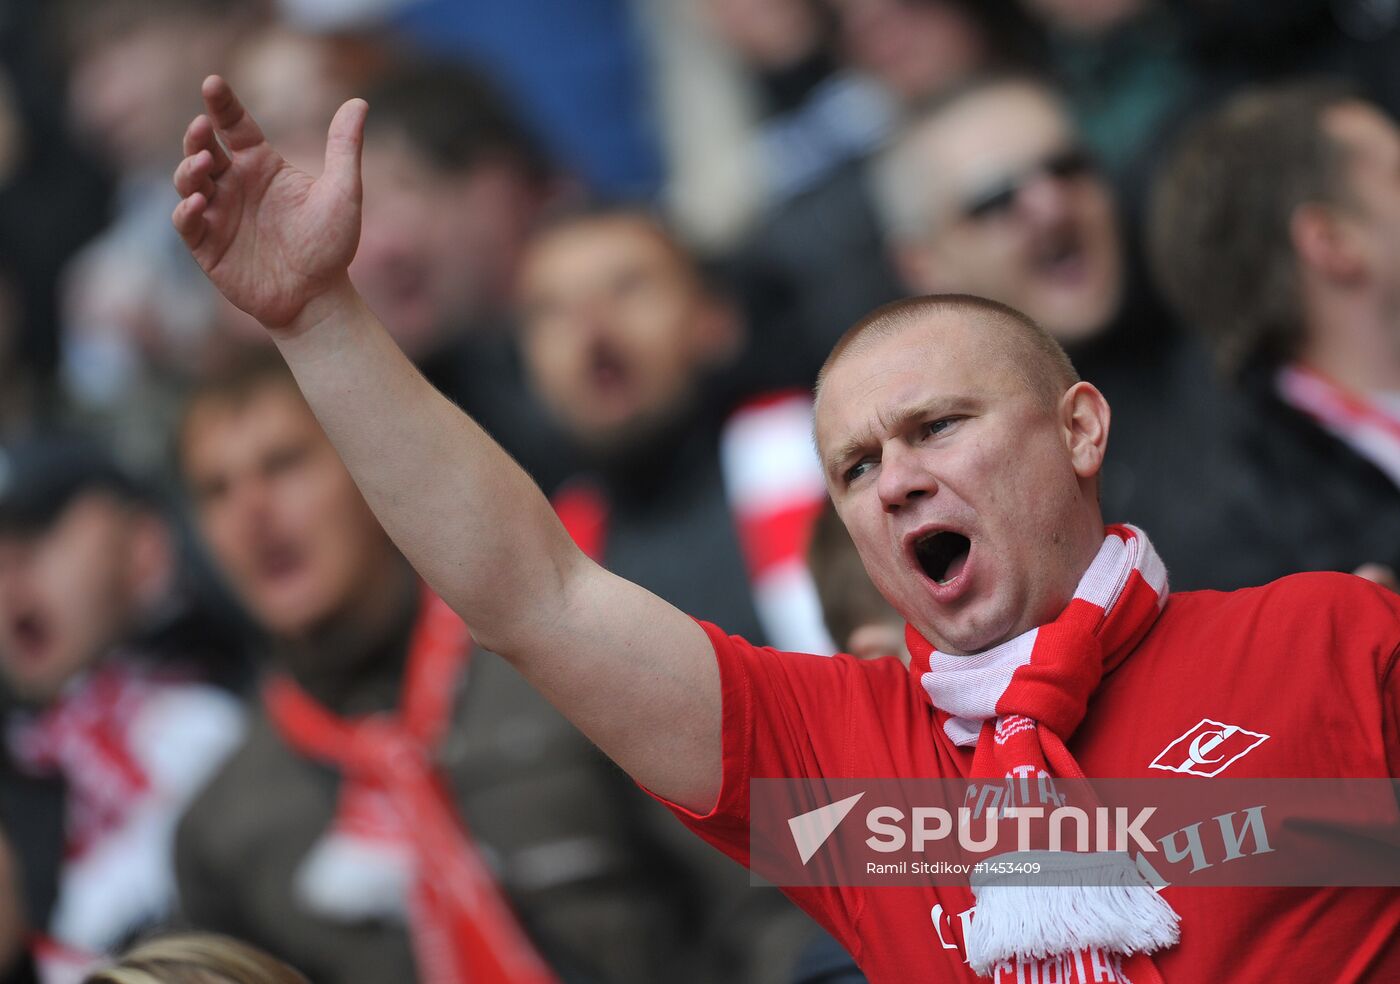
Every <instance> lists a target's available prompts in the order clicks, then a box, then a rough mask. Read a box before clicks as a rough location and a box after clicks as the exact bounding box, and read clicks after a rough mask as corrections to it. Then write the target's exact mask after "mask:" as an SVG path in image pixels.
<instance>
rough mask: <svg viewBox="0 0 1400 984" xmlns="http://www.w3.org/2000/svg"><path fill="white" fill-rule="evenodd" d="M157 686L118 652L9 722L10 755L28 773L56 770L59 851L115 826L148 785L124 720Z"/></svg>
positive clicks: (83, 847)
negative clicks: (60, 787) (63, 787)
mask: <svg viewBox="0 0 1400 984" xmlns="http://www.w3.org/2000/svg"><path fill="white" fill-rule="evenodd" d="M159 687H160V684H159V682H157V681H156V680H155V679H153V677H152V675H151V673H150V672H149V671H147V670H145V669H143V668H141V667H139V666H137V665H135V664H134V663H131V662H129V661H127V660H125V659H122V658H120V657H117V658H113V659H109V660H107V661H105V662H104V663H103V664H102V665H101V666H99V667H98V668H97V669H95V670H93V671H92V672H91V674H90V675H88V676H86V677H85V678H83V679H82V680H81V681H78V682H74V683H73V684H70V685H69V686H68V687H66V688H65V689H64V692H63V694H62V695H61V696H60V697H59V698H58V699H57V700H55V701H54V702H53V703H52V704H50V705H49V706H48V707H46V708H44V709H43V710H42V711H40V712H39V713H37V714H36V715H34V716H33V717H32V718H30V717H24V718H22V719H21V720H18V721H17V722H16V723H14V724H12V725H11V727H10V731H9V744H10V750H11V753H12V754H13V755H14V757H15V760H16V761H17V762H18V763H19V764H20V766H21V767H22V768H24V769H25V770H26V771H28V772H31V773H35V774H40V775H42V774H55V773H56V774H59V775H62V776H63V778H64V781H65V782H66V784H67V786H68V791H67V794H66V797H65V807H64V810H65V813H66V819H65V825H66V830H65V834H66V837H65V849H66V852H67V854H68V855H69V857H75V856H78V855H81V854H83V853H85V852H86V851H87V850H88V848H89V847H90V846H91V845H92V844H93V843H94V842H95V841H97V840H99V839H100V838H101V837H103V836H104V835H105V834H107V833H109V832H110V831H112V830H114V829H116V828H117V827H119V826H120V825H121V824H122V823H124V822H125V821H126V818H127V816H128V815H129V814H130V812H131V811H132V810H133V809H134V808H135V805H136V804H137V803H138V802H139V801H140V799H141V798H142V797H143V796H144V795H145V794H146V792H147V790H149V789H150V787H151V780H150V777H149V776H148V775H147V774H146V770H145V767H144V766H143V765H142V764H141V761H140V758H139V757H138V756H137V755H136V753H135V752H134V751H133V749H132V733H131V732H132V724H133V722H134V720H135V719H136V717H137V716H138V715H139V714H140V712H141V711H142V710H143V708H144V707H145V705H146V702H147V701H148V700H149V699H150V696H151V694H152V693H153V692H157V691H158V690H159Z"/></svg>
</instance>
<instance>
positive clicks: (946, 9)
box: [746, 0, 1030, 385]
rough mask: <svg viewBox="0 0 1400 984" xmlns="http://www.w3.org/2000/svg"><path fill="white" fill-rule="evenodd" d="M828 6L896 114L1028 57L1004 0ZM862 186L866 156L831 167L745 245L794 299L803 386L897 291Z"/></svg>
mask: <svg viewBox="0 0 1400 984" xmlns="http://www.w3.org/2000/svg"><path fill="white" fill-rule="evenodd" d="M833 6H834V9H835V11H836V14H837V20H838V25H839V29H840V41H839V43H840V44H841V47H842V50H843V51H844V53H845V55H846V58H847V60H848V61H849V63H850V64H851V65H852V66H853V67H855V68H856V69H858V70H860V71H863V72H865V73H866V74H868V75H869V76H870V77H872V78H873V79H875V80H876V81H877V82H878V83H879V84H880V85H881V86H883V87H884V88H885V90H886V91H887V92H888V93H889V95H890V96H891V97H892V99H893V101H894V103H895V112H896V119H898V117H899V116H900V115H904V114H908V113H914V112H917V110H918V108H919V107H920V106H921V105H923V104H924V103H926V102H927V101H929V100H931V99H935V98H937V97H938V95H939V94H940V93H943V92H946V91H947V90H948V89H949V88H951V87H954V86H956V85H957V84H959V83H960V82H963V81H965V80H966V79H967V78H969V77H970V76H973V75H976V74H979V73H982V72H986V71H989V70H992V69H994V68H996V67H998V66H1003V65H1019V64H1021V63H1022V62H1023V61H1024V60H1025V59H1026V58H1027V57H1029V54H1028V53H1029V51H1030V48H1029V47H1028V45H1027V44H1026V43H1025V42H1024V34H1023V33H1022V31H1021V26H1022V25H1023V23H1024V22H1023V20H1022V19H1021V18H1020V17H1019V16H1017V10H1016V8H1015V6H1014V5H1013V4H1011V3H1009V2H1003V0H990V2H988V0H975V2H973V0H836V2H835V3H834V4H833ZM867 185H868V177H867V173H866V158H864V157H862V158H860V159H857V160H853V161H851V162H849V163H847V164H846V165H845V166H843V167H840V168H837V169H836V170H835V171H833V172H832V173H831V174H830V175H828V177H827V178H826V180H824V181H822V182H821V183H820V184H818V185H817V186H815V187H813V188H811V189H809V190H807V191H806V192H805V193H804V194H801V195H799V196H797V197H796V198H794V199H793V200H792V201H790V202H789V203H788V204H787V205H786V206H784V207H783V208H780V209H778V210H777V211H776V212H774V213H773V214H772V215H771V216H770V217H768V219H767V221H765V222H764V224H763V226H762V227H761V228H760V229H759V230H758V231H757V233H756V234H755V235H754V237H753V238H752V241H751V243H750V244H749V245H748V248H747V250H746V252H747V253H748V256H747V258H746V262H747V263H749V264H750V265H752V266H755V267H757V268H759V269H761V270H762V271H764V273H765V276H766V277H767V278H771V279H772V280H774V281H776V283H777V284H779V285H785V287H786V289H787V292H788V296H789V297H790V298H791V299H792V302H791V303H792V311H791V313H790V317H789V319H788V320H786V321H780V322H778V323H777V328H778V330H781V331H784V332H785V333H787V334H788V335H789V336H790V338H789V340H788V342H787V344H786V345H785V346H784V348H785V349H786V353H787V361H788V363H789V365H790V366H791V367H792V368H793V370H794V375H795V376H796V377H798V378H799V379H800V381H801V382H802V383H803V384H804V385H810V383H811V382H812V380H813V379H814V378H815V376H816V371H817V369H818V367H820V365H821V363H822V360H823V359H825V358H826V354H827V352H829V351H830V349H831V346H832V344H833V343H834V342H835V341H836V339H837V338H838V337H839V336H840V335H841V333H842V332H843V331H845V329H846V328H847V326H849V325H850V324H852V323H853V322H855V321H856V320H858V319H859V318H860V317H861V316H862V315H864V314H865V312H866V311H868V310H869V309H870V308H872V307H875V306H876V305H879V304H883V303H885V302H886V301H890V300H893V299H894V298H896V297H899V296H900V294H901V293H902V292H901V290H900V284H899V279H898V277H897V275H896V273H895V271H894V270H892V269H891V268H890V264H889V262H888V260H887V258H886V254H885V251H884V250H883V249H882V248H881V234H880V227H879V223H878V221H877V219H876V215H875V211H874V208H873V206H872V203H871V201H870V196H869V190H868V187H867ZM765 289H772V288H771V286H768V285H767V284H765ZM764 330H769V326H768V325H767V324H766V323H765V326H764Z"/></svg>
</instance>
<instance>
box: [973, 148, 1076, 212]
mask: <svg viewBox="0 0 1400 984" xmlns="http://www.w3.org/2000/svg"><path fill="white" fill-rule="evenodd" d="M1097 169H1098V168H1097V164H1096V163H1095V161H1094V157H1093V155H1092V154H1090V153H1089V152H1088V151H1087V150H1085V149H1084V148H1083V147H1070V148H1069V149H1067V150H1062V151H1060V152H1058V153H1056V154H1052V155H1050V156H1049V157H1046V158H1045V159H1044V160H1042V161H1040V162H1039V163H1037V164H1035V165H1033V166H1031V167H1029V168H1027V169H1026V170H1024V171H1021V172H1020V173H1018V174H1012V175H1009V176H1008V177H1006V178H1003V179H1002V180H1001V181H998V182H996V183H995V184H992V185H988V186H987V187H986V188H985V189H983V190H982V191H981V192H980V193H978V194H976V195H974V196H972V197H971V198H969V199H968V200H967V201H965V202H963V206H962V214H963V216H964V217H965V218H969V219H974V220H978V221H980V220H983V219H990V218H993V217H995V216H999V215H1005V214H1006V213H1007V212H1010V211H1011V209H1013V208H1014V207H1015V206H1016V198H1017V196H1019V195H1020V194H1021V190H1022V189H1023V188H1025V187H1026V185H1028V184H1030V183H1031V182H1032V181H1033V180H1035V179H1036V178H1038V177H1040V176H1041V175H1047V176H1049V177H1052V178H1056V179H1058V180H1060V181H1068V180H1070V179H1072V178H1080V177H1083V176H1084V175H1086V174H1092V173H1093V172H1094V171H1096V170H1097Z"/></svg>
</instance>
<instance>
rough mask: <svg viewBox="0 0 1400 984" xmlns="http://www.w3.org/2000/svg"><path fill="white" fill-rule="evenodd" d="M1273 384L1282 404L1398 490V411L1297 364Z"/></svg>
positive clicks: (1286, 369) (1399, 467)
mask: <svg viewBox="0 0 1400 984" xmlns="http://www.w3.org/2000/svg"><path fill="white" fill-rule="evenodd" d="M1274 383H1275V386H1276V388H1277V389H1278V394H1279V396H1280V397H1281V398H1282V399H1283V401H1284V402H1285V403H1287V404H1288V405H1289V406H1291V407H1293V408H1294V409H1295V410H1299V411H1301V412H1302V413H1305V414H1307V415H1308V416H1309V417H1311V418H1312V419H1313V420H1315V421H1317V423H1318V425H1319V426H1321V427H1322V428H1323V429H1324V430H1326V431H1328V432H1329V433H1331V434H1332V435H1334V436H1335V437H1336V438H1337V439H1338V440H1340V441H1341V442H1342V443H1344V444H1346V445H1347V447H1349V448H1351V449H1352V450H1353V451H1355V452H1356V453H1357V454H1359V455H1360V456H1361V457H1363V458H1365V459H1366V460H1367V461H1369V462H1371V463H1372V464H1373V465H1375V466H1376V467H1377V468H1379V469H1380V470H1381V471H1383V472H1384V473H1385V474H1386V476H1387V477H1389V478H1390V480H1391V481H1392V482H1394V483H1395V485H1396V487H1397V488H1400V411H1397V410H1396V409H1391V408H1387V407H1385V406H1382V405H1381V404H1380V403H1379V402H1377V401H1376V400H1374V399H1368V398H1367V397H1365V396H1362V395H1360V394H1357V393H1352V392H1350V391H1348V390H1345V389H1343V388H1342V387H1341V386H1339V385H1337V384H1336V383H1335V382H1333V381H1332V380H1331V379H1328V378H1327V377H1326V376H1324V375H1323V374H1322V373H1320V372H1318V371H1317V370H1316V369H1313V368H1310V367H1308V366H1305V365H1302V364H1300V363H1295V364H1293V365H1290V366H1284V367H1283V368H1282V369H1280V370H1279V371H1278V375H1277V376H1276V377H1275V380H1274Z"/></svg>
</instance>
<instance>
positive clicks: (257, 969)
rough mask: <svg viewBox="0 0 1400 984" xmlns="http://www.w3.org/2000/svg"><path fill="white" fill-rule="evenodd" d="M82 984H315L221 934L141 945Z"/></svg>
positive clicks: (175, 937)
mask: <svg viewBox="0 0 1400 984" xmlns="http://www.w3.org/2000/svg"><path fill="white" fill-rule="evenodd" d="M83 984H310V982H309V981H308V980H307V979H306V978H305V977H303V976H302V975H301V974H299V973H298V972H297V971H295V970H293V969H292V968H291V967H288V966H287V965H286V964H284V963H282V962H281V961H280V960H276V959H274V958H272V957H270V956H268V955H267V954H266V953H263V952H262V951H261V950H259V949H257V948H256V947H252V946H249V945H248V944H247V943H241V942H239V941H238V940H235V939H233V938H231V937H228V936H220V935H218V934H216V933H178V934H174V935H170V936H162V937H159V938H157V939H152V940H147V941H146V942H144V943H139V944H137V945H136V946H134V947H132V948H131V949H130V950H128V951H127V952H126V953H125V954H124V955H123V956H122V957H121V958H120V959H119V960H118V961H117V962H116V963H114V964H112V965H111V966H110V967H106V968H104V969H102V970H97V971H94V972H93V973H91V974H89V975H88V976H87V977H86V978H84V980H83Z"/></svg>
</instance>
